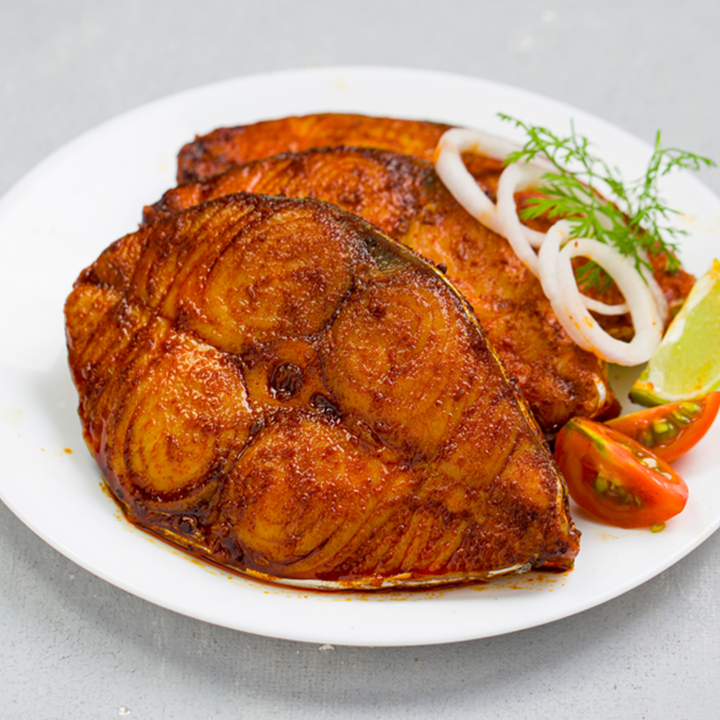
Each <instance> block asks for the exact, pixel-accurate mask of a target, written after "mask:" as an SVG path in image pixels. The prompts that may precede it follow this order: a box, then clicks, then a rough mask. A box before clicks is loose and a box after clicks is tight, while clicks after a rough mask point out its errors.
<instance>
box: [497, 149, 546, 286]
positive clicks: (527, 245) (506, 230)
mask: <svg viewBox="0 0 720 720" xmlns="http://www.w3.org/2000/svg"><path fill="white" fill-rule="evenodd" d="M544 174H545V171H544V170H543V169H542V168H540V167H538V166H537V165H526V164H523V165H521V164H519V163H512V164H511V165H508V166H507V167H506V168H505V169H504V170H503V172H502V175H500V180H499V181H498V190H497V206H496V207H497V218H498V221H499V222H500V227H501V230H500V234H501V235H503V236H505V237H506V238H507V241H508V242H509V243H510V246H511V247H512V249H513V250H514V251H515V254H516V255H517V256H518V257H519V258H520V259H521V260H522V261H523V262H524V263H525V264H526V265H527V266H528V268H529V269H530V272H532V274H533V275H535V276H537V275H538V273H539V271H538V265H537V255H536V254H535V251H534V250H533V247H540V246H541V245H542V243H543V241H544V239H545V233H541V232H537V231H536V230H531V229H530V228H528V227H525V226H524V225H523V224H522V223H521V222H520V218H519V216H518V213H517V205H516V204H515V193H516V192H518V191H520V190H525V189H526V188H528V187H531V186H533V185H537V184H538V183H539V182H540V179H541V178H542V176H543V175H544Z"/></svg>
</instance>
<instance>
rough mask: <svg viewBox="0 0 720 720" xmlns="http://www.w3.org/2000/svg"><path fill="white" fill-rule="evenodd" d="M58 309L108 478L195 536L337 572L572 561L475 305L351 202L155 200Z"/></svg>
mask: <svg viewBox="0 0 720 720" xmlns="http://www.w3.org/2000/svg"><path fill="white" fill-rule="evenodd" d="M219 298H221V299H222V302H219V300H218V299H219ZM65 317H66V333H67V339H68V351H69V363H70V368H71V371H72V376H73V380H74V382H75V385H76V387H77V389H78V393H79V396H80V406H79V413H80V417H81V421H82V426H83V432H84V436H85V439H86V442H87V444H88V447H89V449H90V450H91V452H92V454H93V455H94V457H95V459H96V461H97V462H98V464H99V466H100V468H101V470H102V472H103V474H104V476H105V479H106V481H107V483H108V486H109V488H110V490H111V492H112V495H113V497H114V498H115V499H116V500H117V502H118V503H119V504H120V506H121V508H122V509H123V511H124V513H125V514H126V516H127V517H128V519H129V520H130V521H131V522H133V523H135V524H137V525H138V526H140V527H142V528H143V529H146V530H148V531H150V532H153V533H155V534H156V535H158V536H159V537H161V538H163V539H165V540H167V541H169V542H172V543H174V544H176V545H178V546H180V547H182V548H183V549H185V550H187V551H188V552H190V553H193V554H195V555H197V556H199V557H201V558H203V559H205V560H209V561H211V562H214V563H217V564H219V565H221V566H223V567H225V568H228V569H231V570H236V571H241V572H249V573H251V574H255V575H257V576H260V577H265V578H270V579H274V580H279V581H288V582H291V583H294V582H301V583H302V582H306V581H307V582H319V583H326V585H325V587H329V588H348V587H350V588H376V587H380V586H382V585H383V584H386V583H390V584H393V585H397V586H403V585H413V584H420V585H423V584H434V583H447V582H453V583H454V582H460V581H468V580H476V579H482V578H486V577H488V576H489V575H491V574H492V573H494V572H496V571H503V570H506V569H508V568H516V569H517V568H526V567H538V568H543V567H544V568H548V569H567V568H569V567H571V566H572V564H573V560H574V557H575V556H576V554H577V552H578V549H579V533H578V531H577V530H576V528H575V527H574V525H573V523H572V520H571V518H570V516H569V512H568V499H567V492H566V488H565V485H564V482H563V480H562V477H561V476H560V474H559V472H558V470H557V468H556V466H555V463H554V461H553V459H552V456H551V454H550V452H549V449H548V447H547V445H546V443H545V441H544V438H543V436H542V435H541V433H540V431H539V428H538V427H537V425H536V424H535V421H534V419H533V417H532V415H531V414H530V412H529V411H528V409H527V408H526V406H525V405H524V402H523V400H522V398H521V397H520V395H519V394H518V393H517V391H516V390H515V388H514V386H513V384H512V383H510V382H508V380H507V377H506V375H505V371H504V368H503V366H502V364H501V363H500V361H499V360H498V358H497V356H496V355H495V353H494V351H493V349H492V347H491V346H490V345H489V344H488V343H487V341H486V339H485V337H484V333H483V331H482V328H481V326H480V324H479V323H478V321H477V318H475V316H474V315H473V313H472V311H471V309H470V308H469V306H468V304H467V302H466V301H465V300H464V299H463V297H462V296H461V295H460V293H458V292H457V291H456V290H455V289H454V288H453V287H452V285H451V284H450V283H449V282H448V281H447V280H446V279H445V278H444V276H443V275H442V273H440V272H438V271H437V270H436V269H435V268H433V266H432V265H431V264H429V263H427V262H426V261H424V260H423V259H422V258H421V257H420V256H419V255H417V254H416V253H413V252H412V251H411V250H410V249H408V248H407V247H405V246H404V245H401V244H400V243H397V242H395V241H394V240H392V239H390V238H389V237H387V236H385V235H383V234H382V233H380V232H379V231H378V230H377V229H376V228H374V227H373V226H371V225H370V224H369V223H366V222H364V221H363V220H362V219H360V218H358V217H356V216H353V215H350V214H347V213H345V212H343V211H341V210H339V209H337V208H335V207H333V206H330V205H328V204H326V203H322V202H319V201H317V200H310V199H308V200H293V199H288V198H269V197H266V196H262V195H252V194H247V193H240V194H235V195H231V196H225V197H222V198H219V199H216V200H213V201H210V202H207V203H204V204H203V205H200V206H197V207H193V208H190V209H188V210H186V211H183V212H179V213H176V214H172V215H168V216H165V217H161V218H158V219H157V220H156V221H155V222H153V223H151V224H148V225H145V226H144V227H142V228H140V229H139V230H138V231H137V232H136V233H133V234H131V235H128V236H126V237H124V238H122V239H120V240H118V241H117V242H115V243H114V244H113V245H111V246H110V247H109V248H108V249H107V250H106V251H105V252H104V253H102V255H101V256H100V257H99V258H98V259H97V260H96V262H95V263H93V264H92V265H91V266H90V267H89V268H87V269H86V270H84V271H83V272H82V273H81V275H80V276H79V278H78V280H77V281H76V283H75V285H74V289H73V291H72V293H71V294H70V296H69V297H68V300H67V302H66V306H65ZM320 396H322V397H323V398H324V400H325V402H320V401H319V399H318V398H319V397H320Z"/></svg>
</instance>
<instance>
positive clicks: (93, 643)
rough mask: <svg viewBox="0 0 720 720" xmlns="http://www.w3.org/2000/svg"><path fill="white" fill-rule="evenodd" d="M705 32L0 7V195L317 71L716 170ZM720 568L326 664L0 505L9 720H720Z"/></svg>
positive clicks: (656, 21) (557, 12) (351, 651)
mask: <svg viewBox="0 0 720 720" xmlns="http://www.w3.org/2000/svg"><path fill="white" fill-rule="evenodd" d="M443 8H445V9H443ZM719 32H720V5H718V4H717V2H710V1H708V2H697V1H690V2H684V3H678V2H667V1H662V2H659V1H656V2H650V1H649V0H648V1H647V2H638V1H634V2H633V1H628V2H623V3H619V2H618V3H615V2H604V3H602V4H600V3H588V2H581V1H580V0H575V1H572V2H571V1H567V2H559V1H556V0H546V1H543V2H532V0H525V1H520V0H505V2H494V3H486V2H481V1H480V0H473V1H471V2H465V1H460V0H456V1H453V0H448V1H447V2H446V3H445V4H444V5H440V4H439V3H438V2H432V3H431V2H426V0H363V1H362V2H356V1H354V0H352V1H346V2H341V1H339V0H334V1H333V0H314V1H305V2H302V1H301V0H294V1H292V2H291V1H290V0H268V1H267V2H264V3H260V2H254V1H253V2H251V1H249V0H236V1H234V2H231V1H230V0H206V1H205V2H203V3H199V2H198V3H192V2H189V1H187V0H144V1H142V2H141V1H139V0H138V1H130V0H115V1H114V2H98V1H97V0H94V1H90V0H55V1H54V2H53V1H52V0H17V1H16V0H0V158H2V161H1V162H0V195H1V194H3V193H5V192H6V191H7V190H8V189H9V188H10V187H12V185H13V184H14V183H15V182H17V181H18V180H19V179H20V178H21V177H22V176H23V175H24V174H25V173H26V172H27V171H28V170H30V169H31V168H32V167H33V166H34V165H35V164H36V163H37V162H39V161H40V160H42V159H43V158H44V157H45V156H46V155H47V154H49V153H50V152H52V151H53V150H55V149H57V148H58V147H60V146H61V145H63V144H64V143H66V142H67V141H69V140H71V139H72V138H74V137H76V136H77V135H79V134H81V133H82V132H84V131H86V130H88V129H90V128H92V127H94V126H95V125H97V124H98V123H100V122H102V121H104V120H107V119H109V118H111V117H113V116H115V115H117V114H119V113H122V112H124V111H126V110H129V109H131V108H134V107H137V106H139V105H142V104H143V103H145V102H148V101H150V100H155V99H157V98H159V97H163V96H165V95H168V94H170V93H173V92H176V91H179V90H184V89H188V88H192V87H195V86H198V85H202V84H204V83H208V82H212V81H216V80H221V79H224V78H231V77H236V76H240V75H247V74H252V73H256V72H262V71H268V70H282V69H286V68H297V67H315V66H326V65H349V64H372V65H394V66H405V67H415V68H428V69H437V70H445V71H451V72H459V73H463V74H467V75H472V76H476V77H482V78H488V79H492V80H497V81H501V82H505V83H509V84H512V85H515V86H518V87H522V88H527V89H530V90H533V91H535V92H538V93H541V94H543V95H547V96H550V97H552V98H556V99H559V100H562V101H564V102H567V103H569V104H571V105H574V106H577V107H580V108H582V109H584V110H586V111H589V112H591V113H594V114H596V115H599V116H601V117H603V118H605V119H607V120H608V121H610V122H612V123H615V124H617V125H619V126H620V127H622V128H624V129H626V130H628V131H630V132H631V133H633V134H635V135H637V136H639V137H641V138H643V139H644V140H647V141H651V140H652V138H653V135H654V132H655V130H656V129H658V128H662V129H663V131H664V139H665V142H666V143H667V144H670V145H678V146H680V147H683V148H686V149H690V150H693V151H695V152H698V153H702V154H705V155H709V156H710V157H714V158H715V159H718V160H720V136H719V135H718V126H719V125H720V122H719V118H720V98H719V97H718V91H719V90H720V87H719V86H718V85H719V84H718V74H719V70H718V68H720V42H718V35H719ZM701 179H702V180H703V181H704V182H705V183H706V184H707V185H709V186H710V187H711V188H712V189H713V190H714V191H715V192H717V193H720V171H717V170H714V171H706V172H704V173H703V174H702V176H701ZM40 200H41V199H40ZM0 261H1V260H0ZM29 281H31V278H29ZM0 338H1V336H0ZM1 341H2V340H1V339H0V342H1ZM718 481H719V482H720V478H719V479H718ZM719 556H720V536H718V535H716V536H713V537H712V538H710V540H708V541H707V542H706V543H704V544H703V545H702V546H701V547H700V548H699V549H697V550H696V551H695V552H693V553H692V554H691V555H690V556H688V557H687V558H685V559H684V560H682V561H681V562H680V563H678V564H677V565H675V566H674V567H672V568H670V569H669V570H667V571H666V572H665V573H663V574H662V575H660V576H659V577H657V578H655V579H654V580H652V581H650V582H648V583H646V584H645V585H643V586H642V587H640V588H638V589H636V590H634V591H632V592H630V593H627V594H626V595H624V596H622V597H620V598H617V599H616V600H614V601H612V602H609V603H606V604H605V605H602V606H601V607H598V608H595V609H593V610H589V611H587V612H584V613H582V614H580V615H577V616H575V617H571V618H568V619H565V620H562V621H559V622H556V623H553V624H550V625H546V626H544V627H540V628H536V629H532V630H527V631H524V632H519V633H515V634H512V635H507V636H504V637H499V638H492V639H488V640H480V641H474V642H466V643H461V644H453V645H444V646H436V647H420V648H390V649H383V648H374V649H373V648H366V649H358V648H343V647H335V648H334V649H322V648H320V647H319V646H317V645H306V644H301V643H292V642H286V641H279V640H273V639H267V638H261V637H255V636H252V635H247V634H243V633H239V632H234V631H230V630H226V629H223V628H218V627H213V626H210V625H206V624H203V623H201V622H197V621H194V620H191V619H189V618H185V617H182V616H179V615H176V614H174V613H172V612H170V611H167V610H164V609H161V608H158V607H155V606H153V605H150V604H149V603H147V602H145V601H143V600H139V599H137V598H135V597H133V596H131V595H128V594H126V593H124V592H123V591H121V590H118V589H116V588H114V587H112V586H110V585H108V584H106V583H105V582H103V581H102V580H99V579H97V578H96V577H94V576H92V575H90V574H89V573H87V572H86V571H84V570H82V569H80V568H78V567H77V566H76V565H74V564H73V563H71V562H70V561H68V560H66V559H65V558H64V557H63V556H61V555H60V554H58V553H57V552H56V551H55V550H53V549H52V548H50V547H49V546H47V545H45V544H44V543H43V542H42V541H41V540H39V539H38V538H37V537H36V536H35V535H34V534H33V533H32V532H31V531H30V530H28V529H27V528H26V527H25V526H24V525H23V524H22V523H20V521H19V520H17V519H16V518H15V516H14V515H13V514H12V513H11V512H10V511H9V510H8V509H7V508H6V507H5V506H4V505H3V504H2V503H0V718H10V719H14V718H33V719H37V720H41V719H42V718H116V717H130V718H235V717H238V718H245V717H248V718H254V717H266V716H267V717H270V716H272V717H274V718H286V717H287V718H290V717H292V718H305V717H308V718H309V717H313V718H330V717H337V716H341V715H342V716H347V717H352V718H376V717H378V718H379V717H383V718H384V717H393V718H395V717H399V718H404V717H408V718H425V717H428V718H430V717H433V718H434V717H468V718H504V717H508V718H533V719H536V718H537V719H542V718H553V719H555V720H557V719H559V718H571V717H572V718H611V717H617V718H632V719H634V718H648V719H650V718H653V720H664V719H665V718H668V719H670V718H672V720H678V718H717V717H718V716H720V709H719V708H720V703H718V700H720V690H719V689H718V673H719V671H720V617H719V612H718V607H719V604H718V598H720V566H719V565H718V562H717V560H718V557H719Z"/></svg>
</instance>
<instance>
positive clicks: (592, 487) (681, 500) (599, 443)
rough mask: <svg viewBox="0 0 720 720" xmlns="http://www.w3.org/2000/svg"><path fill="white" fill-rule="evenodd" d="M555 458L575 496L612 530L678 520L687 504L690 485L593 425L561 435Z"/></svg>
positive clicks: (579, 421)
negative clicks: (614, 527) (673, 518)
mask: <svg viewBox="0 0 720 720" xmlns="http://www.w3.org/2000/svg"><path fill="white" fill-rule="evenodd" d="M555 459H556V460H557V464H558V466H559V468H560V471H561V472H562V474H563V475H564V476H565V480H566V482H567V484H568V489H569V490H570V497H572V499H573V500H574V501H575V502H576V503H577V504H578V505H579V506H580V507H581V508H583V510H585V511H586V512H588V513H590V514H591V515H593V516H594V517H596V518H598V519H599V520H603V521H605V522H607V523H610V524H611V525H616V526H618V527H623V528H639V527H651V526H653V525H658V524H660V523H664V522H665V521H666V520H669V519H670V518H671V517H673V516H675V515H677V514H678V513H679V512H680V511H681V510H682V509H683V508H684V507H685V503H686V502H687V497H688V489H687V485H685V482H684V481H683V479H682V478H681V477H680V476H679V475H678V474H677V473H676V472H675V471H674V470H673V469H672V468H671V467H670V465H668V464H667V462H665V461H664V460H663V459H661V458H658V457H657V456H656V455H654V454H653V453H652V452H651V451H650V450H648V449H647V448H646V447H644V446H642V445H641V444H640V443H638V442H635V440H633V439H631V438H629V437H627V436H626V435H623V433H621V432H618V431H617V430H614V429H612V428H609V427H607V426H606V425H603V424H602V423H598V422H594V421H593V420H587V419H585V418H573V419H572V420H571V421H570V422H569V423H567V424H566V425H565V426H564V427H563V428H562V430H560V432H559V434H558V436H557V439H556V441H555Z"/></svg>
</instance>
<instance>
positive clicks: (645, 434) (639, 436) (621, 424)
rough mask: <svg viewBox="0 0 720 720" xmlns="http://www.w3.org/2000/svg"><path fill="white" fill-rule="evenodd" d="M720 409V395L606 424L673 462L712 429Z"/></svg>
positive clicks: (655, 408) (715, 394)
mask: <svg viewBox="0 0 720 720" xmlns="http://www.w3.org/2000/svg"><path fill="white" fill-rule="evenodd" d="M718 409H720V392H711V393H708V394H707V395H705V397H703V398H701V399H699V400H687V401H685V402H677V403H670V404H669V405H658V406H657V407H654V408H648V409H647V410H640V411H639V412H634V413H630V414H629V415H624V416H623V417H619V418H617V419H616V420H610V421H608V422H607V423H606V424H607V425H609V426H610V427H611V428H614V429H615V430H619V431H620V432H621V433H625V435H629V436H630V437H631V438H632V439H633V440H637V441H638V442H639V443H640V444H641V445H644V446H645V447H648V448H650V449H651V450H652V451H653V452H654V453H655V454H656V455H658V456H659V457H661V458H662V459H663V460H666V461H667V462H671V461H672V460H675V459H676V458H679V457H680V456H681V455H683V454H685V453H686V452H687V451H688V450H689V449H690V448H691V447H693V445H695V443H697V442H698V441H699V440H700V439H701V438H702V437H703V435H705V433H706V432H707V431H708V430H709V429H710V426H711V425H712V424H713V420H715V417H716V416H717V414H718Z"/></svg>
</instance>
